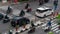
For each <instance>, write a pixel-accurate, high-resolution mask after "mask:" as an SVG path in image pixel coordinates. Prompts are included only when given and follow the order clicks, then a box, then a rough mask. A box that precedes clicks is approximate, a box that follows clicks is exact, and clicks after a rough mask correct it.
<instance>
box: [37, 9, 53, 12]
mask: <svg viewBox="0 0 60 34" xmlns="http://www.w3.org/2000/svg"><path fill="white" fill-rule="evenodd" d="M51 10H52V9H46V10H38V9H37V12H38V13H43V12H46V11H51Z"/></svg>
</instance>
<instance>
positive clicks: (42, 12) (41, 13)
mask: <svg viewBox="0 0 60 34" xmlns="http://www.w3.org/2000/svg"><path fill="white" fill-rule="evenodd" d="M52 13H53V10H52V9H51V8H48V7H39V8H37V10H36V12H35V15H36V16H38V17H46V16H48V15H51V14H52Z"/></svg>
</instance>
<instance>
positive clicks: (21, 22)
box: [11, 17, 30, 27]
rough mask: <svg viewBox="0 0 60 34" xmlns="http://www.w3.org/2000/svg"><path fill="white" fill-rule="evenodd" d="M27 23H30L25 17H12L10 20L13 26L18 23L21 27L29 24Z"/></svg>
mask: <svg viewBox="0 0 60 34" xmlns="http://www.w3.org/2000/svg"><path fill="white" fill-rule="evenodd" d="M29 23H30V20H29V19H28V18H25V17H14V18H13V19H12V21H11V25H12V26H13V27H16V25H19V26H20V27H21V26H23V25H24V24H29Z"/></svg>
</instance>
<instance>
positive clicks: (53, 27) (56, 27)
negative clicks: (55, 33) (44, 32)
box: [51, 25, 59, 30]
mask: <svg viewBox="0 0 60 34" xmlns="http://www.w3.org/2000/svg"><path fill="white" fill-rule="evenodd" d="M58 26H59V25H57V26H55V27H53V28H52V29H51V30H53V29H55V28H57V27H58Z"/></svg>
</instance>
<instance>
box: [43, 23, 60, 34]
mask: <svg viewBox="0 0 60 34" xmlns="http://www.w3.org/2000/svg"><path fill="white" fill-rule="evenodd" d="M46 25H47V23H44V24H43V25H42V27H43V28H42V29H45V28H46ZM51 26H52V28H51V30H52V31H53V32H56V33H58V32H60V30H59V28H58V26H59V25H57V23H54V22H52V25H51Z"/></svg>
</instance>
